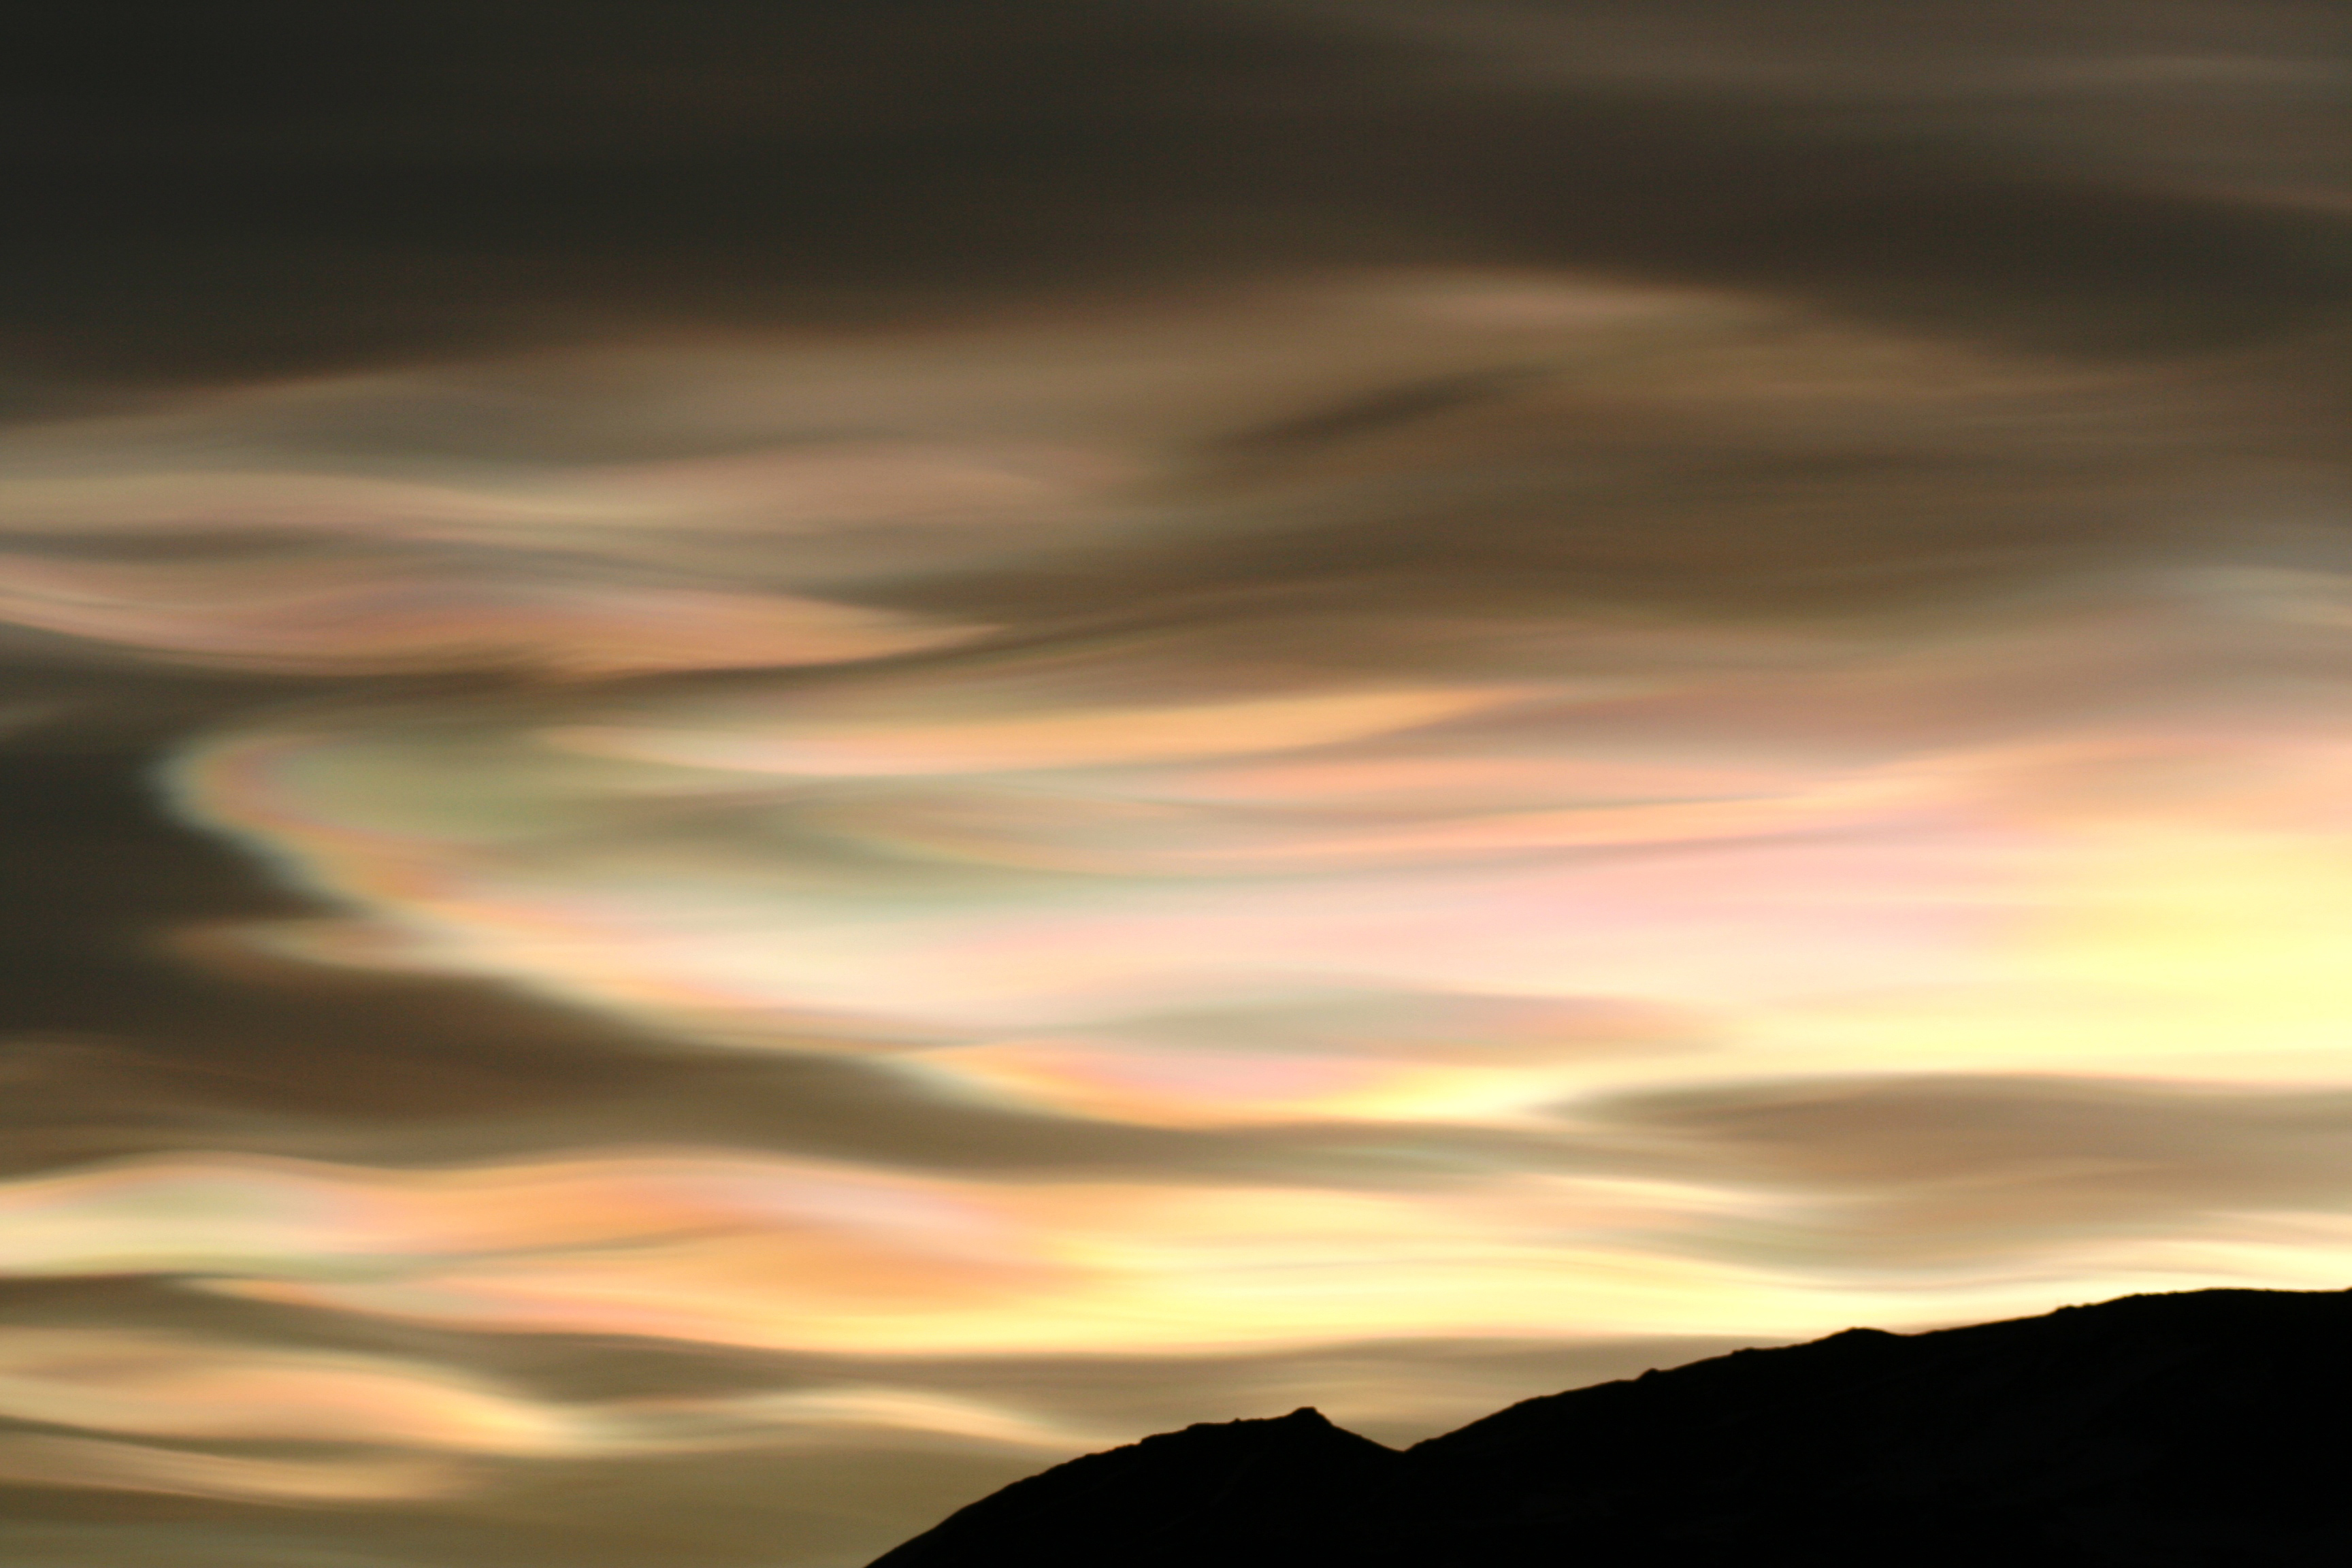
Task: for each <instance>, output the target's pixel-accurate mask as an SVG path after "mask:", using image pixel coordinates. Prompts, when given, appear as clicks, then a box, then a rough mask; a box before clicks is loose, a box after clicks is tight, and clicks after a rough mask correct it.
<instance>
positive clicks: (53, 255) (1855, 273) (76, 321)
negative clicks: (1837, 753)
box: [5, 0, 2347, 405]
mask: <svg viewBox="0 0 2352 1568" xmlns="http://www.w3.org/2000/svg"><path fill="white" fill-rule="evenodd" d="M1645 9H1654V8H1634V7H1625V6H1603V7H1597V8H1588V7H1565V8H1546V7H1517V8H1504V9H1501V10H1499V11H1497V12H1496V13H1495V16H1494V18H1493V22H1492V25H1491V26H1488V27H1486V29H1484V30H1483V31H1482V29H1481V28H1479V27H1477V26H1467V27H1465V26H1464V23H1465V19H1466V20H1475V18H1476V17H1477V16H1479V15H1481V14H1483V13H1484V12H1485V11H1486V8H1483V7H1480V8H1472V10H1471V12H1470V13H1468V14H1467V16H1466V17H1465V16H1448V15H1447V12H1446V8H1433V9H1431V10H1428V11H1423V12H1416V11H1414V10H1412V9H1410V8H1395V7H1391V8H1388V9H1387V10H1386V11H1385V12H1383V11H1381V10H1375V11H1374V12H1372V13H1370V14H1369V15H1368V16H1349V15H1348V14H1347V13H1345V12H1344V11H1342V10H1340V9H1339V8H1318V7H1304V6H1301V7H1289V6H1276V5H1228V4H1213V3H1208V0H1192V3H1181V0H1151V3H1148V4H1135V5H1120V6H1117V7H1113V8H1109V9H1105V8H1103V7H1099V6H1089V5H1080V4H1076V3H1075V0H1023V3H1020V4H1016V5H992V6H989V7H986V8H984V9H981V8H975V7H972V6H971V5H961V4H957V3H953V0H898V3H895V4H885V5H870V4H869V5H856V6H852V5H788V6H768V5H683V6H665V7H663V8H662V9H661V10H660V11H659V12H650V11H646V10H645V9H643V8H642V7H634V6H611V7H586V8H582V7H573V6H564V7H555V6H543V5H516V4H504V5H488V6H463V7H459V6H416V7H406V6H404V7H400V8H398V9H396V10H394V9H376V10H372V11H368V12H358V13H352V12H334V13H322V12H320V11H318V10H317V9H316V8H313V7H299V6H290V5H289V6H270V5H239V6H235V7H230V8H228V9H226V10H215V11H208V12H206V13H205V14H204V15H203V16H202V17H201V18H199V17H197V16H194V14H191V13H188V12H186V11H185V10H184V8H180V7H171V6H152V7H150V6H128V7H125V6H105V7H93V8H78V9H75V10H71V11H62V12H61V11H57V10H50V11H47V12H45V13H41V14H39V15H38V16H32V17H29V18H28V19H27V20H26V21H24V22H22V23H20V24H19V25H18V33H17V37H16V40H15V45H14V47H12V49H11V51H10V52H11V58H13V59H14V60H15V61H16V66H15V69H16V71H17V72H18V73H19V74H18V79H16V82H14V83H13V84H12V85H11V89H10V92H9V98H10V100H11V101H12V102H13V103H15V104H16V106H17V107H16V112H17V113H18V115H19V116H20V117H21V121H20V128H19V130H18V132H16V135H15V136H14V138H13V142H14V144H15V145H16V147H17V148H18V149H20V151H19V152H18V153H17V154H16V160H15V167H14V168H13V169H12V170H11V184H12V189H13V190H14V191H15V192H16V203H17V211H18V215H19V216H18V224H19V227H20V231H21V232H22V233H23V234H25V235H26V237H27V238H28V241H29V242H28V243H25V244H20V245H19V246H18V247H16V251H15V254H14V258H13V265H14V267H15V268H16V269H17V275H16V278H15V279H14V280H13V281H12V284H11V287H10V289H8V291H7V298H8V300H9V301H10V305H9V314H8V317H7V319H6V321H5V327H6V329H7V331H8V334H9V336H10V338H11V339H12V340H13V341H14V342H15V343H16V352H17V353H18V354H19V355H20V356H21V363H23V364H24V365H25V366H26V367H27V368H26V370H25V371H24V372H23V373H21V374H26V375H29V376H30V377H32V378H34V385H33V386H32V387H31V388H30V389H28V391H27V393H26V395H28V396H30V397H32V398H34V399H35V402H36V405H37V403H38V399H39V397H40V396H41V395H43V394H42V393H41V392H40V390H39V387H40V384H42V383H44V382H48V381H57V382H61V383H63V384H65V385H64V386H63V387H60V388H53V389H52V391H51V393H50V394H49V395H53V396H64V395H68V390H69V388H70V386H71V385H72V384H79V383H83V382H86V381H88V380H89V378H93V377H95V378H97V379H99V380H100V381H116V382H120V381H125V380H127V381H132V382H136V381H139V380H142V379H145V378H149V377H157V376H160V377H164V378H167V379H182V378H188V377H194V378H198V379H208V378H223V377H226V378H232V379H234V378H239V377H246V376H254V375H268V374H282V373H287V372H301V371H306V370H317V369H325V368H332V367H337V366H343V365H350V364H354V363H383V362H393V363H401V362H407V361H413V360H415V359H416V358H418V357H420V356H424V357H432V356H437V355H441V354H445V353H452V352H457V351H478V350H480V349H483V348H485V347H498V346H505V345H511V344H515V343H520V342H532V341H537V340H542V339H545V338H548V337H559V338H560V337H565V336H572V335H577V334H579V333H581V332H583V331H610V330H614V328H615V327H616V326H625V324H627V323H630V322H636V323H640V324H648V325H660V324H665V323H667V324H677V323H687V322H699V323H706V324H712V323H727V324H733V325H738V326H744V325H761V324H771V325H772V324H788V323H793V322H810V321H831V322H836V323H844V322H846V323H855V322H856V321H861V320H863V321H866V322H868V323H879V322H884V321H901V322H903V321H905V320H907V319H908V316H909V314H910V313H913V312H921V311H932V312H937V311H942V310H943V311H947V312H950V313H954V312H959V311H964V310H971V309H972V308H974V307H975V306H976V305H980V304H982V303H984V302H986V301H988V300H1010V299H1015V298H1023V297H1026V298H1031V299H1039V298H1043V299H1048V300H1050V299H1053V298H1055V297H1057V296H1062V295H1066V294H1067V292H1068V291H1070V290H1072V289H1093V288H1099V287H1113V288H1128V287H1131V286H1135V285H1139V284H1153V285H1165V284H1169V283H1181V282H1182V281H1183V280H1185V279H1188V278H1195V279H1197V278H1202V277H1213V276H1217V275H1223V274H1232V273H1234V272H1237V271H1238V272H1242V273H1260V272H1265V271H1268V270H1275V271H1279V270H1282V269H1285V268H1296V267H1302V266H1316V265H1324V264H1330V263H1335V262H1358V261H1370V262H1407V261H1417V260H1462V259H1487V260H1503V261H1523V262H1542V263H1548V264H1559V265H1567V266H1576V267H1584V268H1598V269H1601V270H1606V271H1613V272H1618V273H1621V274H1622V273H1631V274H1634V275H1639V276H1643V277H1651V278H1661V279H1667V278H1671V279H1694V280H1703V281H1707V282H1721V283H1733V284H1738V285H1741V286H1746V287H1753V288H1762V289H1771V290H1776V291H1782V292H1786V293H1789V294H1790V295H1792V296H1795V297H1801V298H1806V299H1811V300H1821V301H1823V302H1826V303H1828V304H1830V305H1831V306H1832V308H1835V309H1839V310H1850V311H1853V312H1856V313H1858V314H1861V315H1864V316H1869V317H1873V318H1876V319H1881V320H1897V321H1903V322H1906V323H1909V324H1924V325H1927V326H1929V327H1933V328H1937V329H1941V330H1949V331H1960V332H1965V333H1970V334H1990V335H1992V336H1995V337H1999V338H2002V339H2006V340H2010V341H2016V342H2027V343H2031V344H2034V345H2037V346H2042V347H2052V348H2062V349H2066V350H2071V351H2076V352H2086V353H2116V352H2126V351H2129V352H2150V351H2154V352H2177V351H2182V350H2191V349H2210V348H2212V347H2216V346H2222V345H2228V344H2231V343H2237V342H2246V341H2251V340H2253V339H2257V338H2261V337H2263V336H2266V335H2272V334H2275V333H2278V332H2280V331H2286V330H2290V329H2293V328H2294V327H2296V326H2298V325H2301V324H2304V323H2307V322H2309V321H2312V320H2313V319H2315V316H2316V315H2317V314H2319V313H2322V312H2324V311H2326V310H2331V309H2334V308H2336V307H2338V306H2340V305H2341V304H2342V303H2343V301H2344V300H2345V298H2346V290H2347V282H2346V273H2345V249H2344V245H2345V235H2346V231H2347V220H2346V219H2345V218H2344V216H2342V215H2341V214H2340V213H2335V214H2331V213H2329V212H2328V211H2326V210H2325V209H2324V208H2315V207H2310V206H2304V207H2296V206H2294V205H2283V204H2281V203H2279V202H2276V201H2268V200H2264V199H2263V198H2262V195H2261V193H2258V192H2247V193H2240V192H2236V191H2231V190H2227V189H2224V190H2221V191H2219V192H2216V191H2214V190H2212V189H2210V188H2200V187H2199V186H2198V183H2197V182H2196V181H2195V180H2193V179H2190V178H2187V177H2176V178H2174V179H2172V180H2170V181H2168V180H2166V179H2165V178H2163V177H2161V175H2162V171H2160V170H2159V171H2155V172H2153V173H2152V172H2151V171H2149V170H2147V169H2145V168H2139V167H2133V166H2128V164H2127V163H2126V161H2124V160H2120V159H2118V158H2116V157H2115V156H2113V155H2112V154H2109V153H2104V152H2103V151H2102V149H2101V148H2100V145H2099V144H2100V142H2101V141H2102V139H2103V136H2104V134H2105V132H2107V131H2108V130H2109V129H2110V128H2111V126H2112V123H2113V122H2114V121H2116V119H2117V118H2118V117H2119V116H2122V117H2138V118H2140V119H2143V120H2145V119H2150V118H2158V119H2160V118H2162V117H2164V116H2166V115H2168V114H2170V113H2174V112H2177V111H2178V110H2179V106H2180V104H2181V103H2182V102H2183V101H2185V102H2186V103H2187V104H2188V105H2189V108H2191V109H2194V110H2197V111H2199V112H2200V114H2201V115H2202V117H2203V118H2204V119H2205V120H2206V121H2212V122H2214V123H2210V124H2208V125H2206V126H2205V127H2204V131H2205V136H2206V140H2208V141H2209V142H2210V141H2213V140H2216V139H2225V138H2226V134H2227V132H2228V131H2229V130H2230V128H2231V122H2232V119H2233V117H2234V118H2235V119H2236V120H2239V121H2249V122H2250V128H2252V129H2255V130H2261V129H2263V128H2271V129H2273V130H2274V129H2275V128H2274V127H2272V125H2271V122H2272V121H2274V120H2276V119H2277V117H2278V114H2279V112H2280V111H2279V108H2278V100H2279V98H2280V84H2279V83H2277V82H2276V81H2271V82H2269V83H2268V84H2267V86H2266V87H2265V85H2264V84H2263V82H2262V80H2261V77H2262V71H2261V68H2262V67H2263V65H2264V63H2265V62H2268V63H2271V64H2272V65H2273V66H2276V65H2281V64H2283V65H2284V66H2287V67H2292V68H2302V69H2305V70H2306V71H2308V70H2310V69H2311V68H2314V64H2315V61H2325V60H2326V59H2327V58H2329V55H2328V52H2327V51H2328V49H2329V47H2330V46H2331V43H2333V44H2334V45H2336V46H2339V47H2340V44H2341V40H2340V38H2337V37H2336V32H2337V30H2338V28H2337V26H2336V20H2335V18H2334V17H2333V16H2332V15H2331V14H2330V13H2327V12H2325V11H2319V10H2315V9H2300V8H2294V7H2282V8H2279V9H2278V10H2276V11H2275V12H2272V13H2266V15H2265V16H2264V18H2263V23H2264V25H2263V26H2258V27H2255V28H2252V29H2251V30H2249V31H2247V32H2245V33H2243V34H2240V33H2238V32H2237V31H2236V29H2237V28H2238V27H2239V26H2240V25H2241V22H2242V16H2241V13H2240V10H2239V8H2237V7H2217V8H2200V7H2184V8H2181V13H2180V14H2179V15H2178V16H2168V17H2166V18H2162V19H2160V20H2156V21H2153V22H2152V21H2151V19H2149V18H2147V17H2146V16H2142V15H2140V14H2139V12H2138V11H2137V10H2133V11H2130V12H2128V13H2126V11H2124V10H2122V9H2120V8H2116V9H2108V8H2102V7H2081V8H2076V9H2075V10H2074V12H2073V13H2072V16H2071V20H2070V22H2069V24H2068V25H2067V26H2063V27H2056V28H2053V27H2052V26H2049V25H2047V24H2046V23H2044V22H2042V21H2039V20H2037V19H2036V18H2034V17H2032V16H2024V15H2021V14H2003V15H2001V16H1995V17H1990V18H1988V17H1987V16H1984V15H1983V14H1981V12H1980V10H1979V8H1976V7H1964V6H1958V5H1950V6H1947V5H1937V6H1932V7H1919V8H1911V9H1906V26H1905V27H1904V28H1903V29H1902V30H1901V36H1900V37H1899V38H1897V37H1887V36H1886V34H1885V24H1884V23H1883V21H1880V20H1878V19H1876V18H1874V16H1871V15H1870V14H1869V12H1868V9H1867V8H1856V7H1853V6H1827V5H1824V6H1816V7H1810V8H1804V9H1803V10H1802V11H1801V13H1800V14H1790V15H1785V16H1783V15H1781V14H1780V12H1779V10H1778V8H1776V22H1775V24H1774V25H1771V26H1759V24H1758V18H1757V17H1756V16H1754V15H1753V14H1752V13H1751V11H1750V8H1747V7H1740V6H1730V7H1713V8H1706V9H1704V10H1697V11H1690V12H1687V13H1685V14H1680V15H1678V16H1676V17H1675V18H1674V20H1673V22H1672V23H1671V25H1664V26H1662V25H1661V24H1660V23H1659V22H1658V21H1657V20H1656V19H1654V18H1646V17H1645V16H1643V11H1644V10H1645ZM1676 10H1677V12H1678V13H1683V11H1684V8H1679V7H1678V8H1676ZM2221 17H2226V18H2227V19H2226V21H2222V20H2218V19H2217V18H2221ZM1955 50H1957V51H1958V58H1964V59H1966V60H1968V61H1969V62H1970V68H1971V69H1972V70H1973V72H1974V78H1973V82H1974V85H1970V82H1971V79H1970V78H1969V76H1968V74H1967V73H1965V72H1964V73H1962V79H1961V80H1960V81H1959V82H1958V84H1957V85H1954V84H1951V83H1946V82H1943V81H1941V80H1939V77H1940V75H1941V74H1944V73H1948V72H1950V71H1951V70H1952V68H1953V67H1952V63H1951V62H1952V60H1953V58H1955V56H1954V53H1953V51H1955ZM2315 50H2316V53H2315ZM1659 58H1666V59H1669V60H1680V61H1683V62H1685V64H1686V66H1687V67H1688V68H1686V69H1685V70H1684V71H1682V72H1680V73H1679V74H1677V73H1676V72H1673V71H1666V72H1658V71H1655V70H1653V71H1650V72H1649V73H1648V74H1644V73H1643V70H1642V68H1641V67H1642V63H1643V61H1644V60H1649V61H1653V62H1654V61H1655V60H1657V59H1659ZM2149 61H2153V62H2155V66H2154V67H2153V68H2151V67H2150V66H2148V65H2147V62H2149ZM2166 62H2172V64H2171V65H2170V66H2169V67H2167V66H2166ZM2248 62H2252V66H2251V68H2252V69H2253V70H2254V76H2255V78H2256V79H2257V90H2255V91H2253V92H2252V93H2241V94H2238V95H2235V96H2232V95H2230V94H2227V93H2223V94H2221V96H2220V97H2219V98H2218V99H2217V97H2216V94H2215V92H2214V90H2213V87H2212V81H2211V78H2212V77H2213V76H2214V74H2215V73H2216V72H2217V71H2218V73H2219V74H2220V76H2221V78H2222V79H2225V80H2226V79H2229V78H2230V74H2231V69H2232V68H2235V69H2236V70H2237V71H2238V73H2239V75H2240V76H2241V77H2242V76H2243V75H2244V73H2245V71H2246V70H2247V69H2248V68H2249V65H2248ZM1612 65H1613V66H1614V67H1616V68H1615V69H1614V70H1613V71H1612ZM2200 66H2201V67H2202V68H2203V74H2202V75H2200ZM1743 68H1744V69H1745V72H1746V79H1744V80H1743V79H1741V72H1742V69H1743ZM2135 69H2137V71H2138V76H2137V78H2135V77H2134V75H2133V72H2134V70H2135ZM2004 72H2006V75H2004V74H2003V73H2004ZM1727 73H1728V74H1727ZM2103 73H2104V74H2103ZM1864 84H1867V85H1864ZM1906 84H1907V86H1908V88H1909V92H1908V96H1906V95H1905V94H1906ZM2330 85H2331V84H2330V83H2329V82H2328V81H2326V80H2315V81H2313V82H2310V83H2307V84H2305V89H2304V90H2303V92H2302V96H2301V98H2299V99H2298V100H2297V102H2298V103H2301V104H2303V108H2302V113H2303V118H2304V120H2305V121H2316V122H2323V123H2324V121H2325V117H2326V107H2325V106H2326V89H2327V88H2328V86H2330ZM2334 85H2340V83H2338V84H2334ZM2119 86H2120V88H2121V89H2123V91H2124V96H2123V98H2122V100H2121V101H2120V103H2119V102H2118V100H2117V99H2116V92H2117V90H2118V87H2119ZM2289 96H2294V95H2293V94H2290V95H2289ZM2305 100H2307V101H2305ZM2021 111H2022V112H2024V114H2025V117H2026V121H2027V123H2026V125H2025V127H2024V128H2023V130H2022V131H2021V130H2019V129H2017V128H2015V127H2005V126H2004V125H2002V124H2001V123H2000V121H2002V119H2003V118H2004V117H2009V118H2011V119H2013V118H2014V117H2015V116H2016V115H2017V114H2018V113H2019V112H2021ZM2037 114H2038V115H2039V117H2040V118H2039V119H2038V120H2036V119H2035V118H2034V117H2035V115H2037ZM1986 121H1990V125H1988V124H1987V123H1986ZM2271 140H2272V141H2273V142H2275V141H2276V140H2277V137H2276V136H2275V135H2274V134H2273V136H2272V137H2271ZM2191 172H2193V171H2176V174H2177V175H2181V176H2185V174H2187V173H2191ZM2293 173H2294V176H2295V183H2296V184H2308V183H2309V182H2310V179H2311V177H2312V175H2313V174H2314V173H2315V171H2311V170H2305V169H2296V170H2294V171H2293ZM2316 173H2320V174H2325V173H2326V171H2318V172H2316ZM2338 173H2340V171H2339V172H2338ZM2214 183H2215V182H2213V181H2211V180H2208V181H2207V182H2206V184H2207V185H2208V186H2210V185H2211V184H2214ZM2219 183H2220V184H2221V185H2223V186H2227V185H2229V184H2231V181H2230V180H2228V179H2223V180H2221V181H2220V182H2219Z"/></svg>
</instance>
